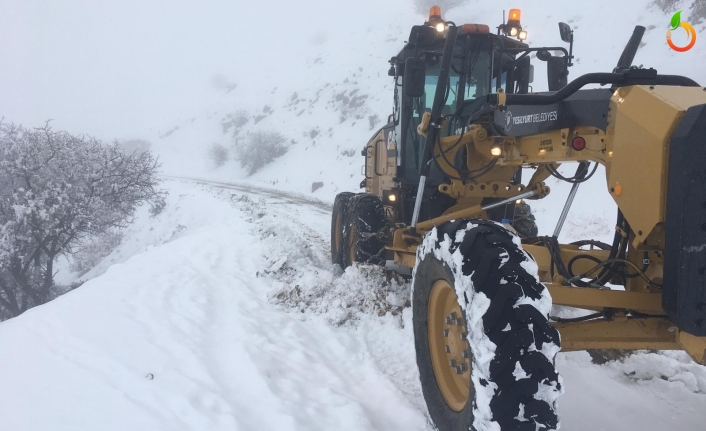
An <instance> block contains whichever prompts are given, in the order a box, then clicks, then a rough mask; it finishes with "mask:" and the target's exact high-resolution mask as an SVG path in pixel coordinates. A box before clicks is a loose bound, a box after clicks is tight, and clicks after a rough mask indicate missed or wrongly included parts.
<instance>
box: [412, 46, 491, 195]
mask: <svg viewBox="0 0 706 431" xmlns="http://www.w3.org/2000/svg"><path fill="white" fill-rule="evenodd" d="M426 60H427V67H426V79H425V83H424V89H425V92H424V95H423V96H422V97H419V98H413V99H411V109H409V110H408V111H407V112H408V114H407V115H410V116H411V118H410V121H408V122H407V127H406V129H407V130H406V131H405V132H406V135H407V139H406V140H405V141H406V145H405V146H404V148H403V158H404V172H405V177H406V178H410V179H414V178H418V175H419V168H420V166H419V165H420V163H421V160H422V147H423V146H424V138H423V137H421V136H419V134H418V133H417V126H418V125H419V123H420V121H421V118H422V115H423V114H424V112H426V111H431V108H432V105H433V103H434V95H435V94H436V86H437V84H438V82H439V72H440V68H441V61H440V60H441V56H440V55H438V54H435V53H429V54H427V55H426ZM451 66H452V67H451V73H450V76H449V83H450V86H449V90H448V95H447V96H446V100H445V103H444V107H443V110H442V113H443V114H444V115H447V116H449V115H451V114H453V113H455V112H456V110H457V108H458V106H459V104H460V103H461V102H462V101H464V100H473V99H476V98H479V97H482V96H485V95H486V94H488V89H489V88H490V55H489V53H488V52H486V51H480V50H475V51H473V52H472V54H471V55H470V56H461V55H457V56H455V58H454V59H453V62H452V65H451ZM457 126H458V125H456V124H454V125H452V127H451V128H449V127H447V128H445V129H444V130H442V131H441V136H447V135H453V134H456V131H455V130H453V129H454V128H456V127H457ZM429 179H430V184H438V183H441V182H442V181H444V178H443V175H442V174H441V172H439V171H438V169H437V168H436V166H432V170H431V172H430V175H429Z"/></svg>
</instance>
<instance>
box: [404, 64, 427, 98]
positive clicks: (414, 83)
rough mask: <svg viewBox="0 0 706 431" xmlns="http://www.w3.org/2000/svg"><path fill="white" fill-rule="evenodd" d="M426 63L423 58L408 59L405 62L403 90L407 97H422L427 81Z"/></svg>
mask: <svg viewBox="0 0 706 431" xmlns="http://www.w3.org/2000/svg"><path fill="white" fill-rule="evenodd" d="M426 72H427V68H426V61H425V60H424V59H423V58H408V59H407V60H405V62H404V81H403V82H402V90H403V91H404V95H405V96H407V97H422V96H423V95H424V83H425V80H426Z"/></svg>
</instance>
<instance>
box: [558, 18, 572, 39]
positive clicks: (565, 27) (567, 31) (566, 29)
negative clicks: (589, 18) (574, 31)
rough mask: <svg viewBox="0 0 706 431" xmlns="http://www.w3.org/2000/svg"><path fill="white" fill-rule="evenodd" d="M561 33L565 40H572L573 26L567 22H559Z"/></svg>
mask: <svg viewBox="0 0 706 431" xmlns="http://www.w3.org/2000/svg"><path fill="white" fill-rule="evenodd" d="M559 35H560V36H561V40H563V41H564V42H566V43H570V42H571V27H570V26H569V24H567V23H565V22H560V23H559Z"/></svg>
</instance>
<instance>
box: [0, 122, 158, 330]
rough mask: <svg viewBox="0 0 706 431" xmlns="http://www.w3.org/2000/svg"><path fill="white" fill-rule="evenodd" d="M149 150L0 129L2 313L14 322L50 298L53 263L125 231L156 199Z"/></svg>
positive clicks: (40, 131) (48, 131) (155, 166)
mask: <svg viewBox="0 0 706 431" xmlns="http://www.w3.org/2000/svg"><path fill="white" fill-rule="evenodd" d="M158 167H159V164H158V162H157V160H156V159H155V158H154V157H153V156H152V154H151V153H150V152H149V151H145V152H142V153H138V152H133V153H131V154H126V153H125V152H124V151H123V148H122V147H121V146H120V144H119V143H117V142H115V143H113V144H110V145H106V144H104V143H103V142H101V141H98V140H96V139H93V138H85V137H83V136H73V135H71V134H69V133H66V132H55V131H53V130H52V129H51V128H50V127H48V126H45V127H43V128H38V129H26V128H24V127H21V126H15V125H12V124H9V125H5V124H0V310H2V312H3V315H10V316H17V315H19V314H21V313H23V312H24V311H26V310H27V309H28V308H30V307H32V306H35V305H39V304H43V303H45V302H47V301H49V300H51V299H53V298H54V297H55V296H56V294H57V293H56V292H57V290H56V286H55V284H54V262H55V259H56V257H57V256H59V255H61V254H72V253H74V252H75V251H76V250H77V247H78V246H80V245H81V244H82V243H83V241H85V240H86V239H88V238H94V237H96V236H99V235H103V234H105V233H106V232H109V231H112V230H114V229H118V228H121V227H125V226H127V225H128V224H129V223H130V222H131V221H132V216H133V214H134V212H135V210H136V209H137V207H138V206H140V205H141V204H142V203H145V202H149V201H152V200H153V199H154V198H155V197H156V196H159V195H160V192H159V190H157V188H156V187H157V184H158V179H157V176H156V175H157V169H158Z"/></svg>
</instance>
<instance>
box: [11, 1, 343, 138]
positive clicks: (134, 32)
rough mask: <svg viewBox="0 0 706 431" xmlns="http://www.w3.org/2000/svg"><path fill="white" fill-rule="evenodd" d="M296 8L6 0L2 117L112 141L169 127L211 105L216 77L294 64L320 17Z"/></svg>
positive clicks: (207, 3) (221, 3) (231, 3)
mask: <svg viewBox="0 0 706 431" xmlns="http://www.w3.org/2000/svg"><path fill="white" fill-rule="evenodd" d="M267 3H270V5H269V6H268V5H267ZM291 3H292V2H289V1H276V0H258V2H257V5H258V6H257V7H255V8H254V9H255V10H251V9H250V8H248V2H246V1H243V0H199V1H185V0H162V1H157V0H119V1H118V0H114V1H104V0H100V1H99V0H57V1H53V0H52V1H46V0H44V1H37V0H0V5H1V7H0V62H1V63H0V115H2V116H4V117H5V121H14V122H18V123H23V124H25V125H28V126H29V125H33V126H34V125H40V124H41V123H43V122H44V121H45V120H47V119H50V118H51V119H53V120H54V121H55V123H54V124H55V127H57V128H62V129H68V130H71V131H75V132H81V133H89V134H94V135H97V136H99V137H103V138H106V139H112V138H113V137H116V138H129V137H132V136H135V137H137V136H136V135H139V134H140V133H142V132H143V131H146V130H149V129H150V128H155V127H158V128H159V127H163V126H164V125H165V124H166V123H169V122H170V121H174V119H175V118H176V117H179V116H184V115H192V114H193V113H194V112H196V111H197V110H198V109H199V108H203V107H204V106H206V105H207V104H208V100H209V95H210V94H213V93H215V92H216V89H215V88H213V85H212V84H211V82H212V80H213V77H214V76H216V75H219V74H220V75H221V76H222V78H224V79H225V80H228V81H233V82H239V77H243V76H248V75H250V72H252V69H260V70H274V69H277V68H278V65H279V67H281V62H286V61H288V59H290V58H292V57H293V56H296V52H297V44H298V43H299V42H298V41H301V40H310V39H311V37H312V35H313V34H314V33H315V30H316V26H314V25H311V22H305V21H303V20H302V17H303V16H307V17H309V19H311V20H316V19H317V18H320V17H317V14H319V12H317V10H319V9H321V8H318V9H315V8H310V9H309V10H307V11H306V15H303V11H301V9H300V8H298V7H295V6H294V5H292V4H291ZM336 3H338V2H336ZM272 11H277V13H271V12H272ZM321 13H324V11H321ZM321 22H325V20H321V21H319V23H321ZM286 43H290V44H291V46H285V44H286ZM263 47H268V50H267V52H265V51H266V50H265V49H264V48H263ZM270 47H271V48H272V49H271V50H269V48H270ZM240 84H241V85H242V82H240Z"/></svg>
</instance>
